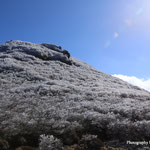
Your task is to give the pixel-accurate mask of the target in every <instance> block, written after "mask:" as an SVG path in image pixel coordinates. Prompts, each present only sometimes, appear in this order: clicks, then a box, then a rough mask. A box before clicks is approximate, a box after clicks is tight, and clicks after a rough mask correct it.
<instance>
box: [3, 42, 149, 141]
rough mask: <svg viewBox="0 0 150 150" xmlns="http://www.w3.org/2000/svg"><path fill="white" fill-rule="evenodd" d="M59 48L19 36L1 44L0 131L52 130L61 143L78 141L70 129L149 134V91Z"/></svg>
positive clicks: (129, 136)
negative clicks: (65, 53)
mask: <svg viewBox="0 0 150 150" xmlns="http://www.w3.org/2000/svg"><path fill="white" fill-rule="evenodd" d="M57 48H58V47H56V49H55V48H54V49H50V48H48V47H46V46H44V45H42V44H33V43H29V42H22V41H8V42H6V43H4V44H2V45H0V136H2V137H3V138H6V139H8V140H9V139H11V140H12V139H13V137H17V136H19V138H20V137H21V136H24V135H25V136H24V138H25V137H27V139H26V140H28V139H29V137H28V135H35V137H36V138H37V137H39V135H40V134H51V135H55V136H56V137H58V138H59V137H60V138H61V139H62V140H63V143H64V144H74V143H75V142H76V139H74V136H73V135H71V134H70V131H72V130H73V131H74V132H75V133H76V134H78V132H77V131H80V134H81V133H88V134H96V135H98V136H99V138H100V139H102V140H103V141H108V140H120V141H123V142H126V140H142V139H144V140H146V139H148V138H150V109H149V106H150V93H149V92H147V91H145V90H143V89H140V88H138V87H136V86H133V85H130V84H128V83H127V82H124V81H122V80H120V79H117V78H115V77H113V76H111V75H108V74H105V73H103V72H100V71H97V70H96V69H95V68H93V67H92V66H90V65H88V64H86V63H84V62H82V61H80V60H77V59H75V58H73V57H70V58H68V57H67V56H66V55H64V54H63V53H62V52H61V51H62V50H61V49H59V48H58V49H59V50H57ZM66 133H69V134H68V137H69V139H67V138H66V137H65V135H66ZM80 134H79V135H80ZM79 135H78V136H79ZM36 138H35V139H36ZM11 140H10V141H11ZM28 141H30V140H28Z"/></svg>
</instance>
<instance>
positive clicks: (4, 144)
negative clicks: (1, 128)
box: [0, 138, 9, 150]
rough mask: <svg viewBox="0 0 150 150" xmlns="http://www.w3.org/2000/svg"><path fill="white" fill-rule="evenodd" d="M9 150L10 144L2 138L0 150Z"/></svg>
mask: <svg viewBox="0 0 150 150" xmlns="http://www.w3.org/2000/svg"><path fill="white" fill-rule="evenodd" d="M8 148H9V145H8V142H7V141H5V140H3V139H1V138H0V150H6V149H8Z"/></svg>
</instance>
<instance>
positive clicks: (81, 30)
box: [0, 0, 150, 80]
mask: <svg viewBox="0 0 150 150" xmlns="http://www.w3.org/2000/svg"><path fill="white" fill-rule="evenodd" d="M149 14H150V0H132V1H131V0H103V1H102V0H1V1H0V43H4V42H5V41H8V40H22V41H30V42H34V43H42V42H47V43H53V44H57V45H61V46H62V47H63V48H64V49H67V50H69V51H70V53H71V55H72V56H74V57H76V58H78V59H81V60H82V61H85V62H86V63H88V64H90V65H92V66H94V67H95V68H97V69H98V70H100V71H103V72H105V73H109V74H122V75H127V76H136V77H137V78H143V79H145V80H147V79H149V78H150V59H149V56H150V29H149V27H150V17H149Z"/></svg>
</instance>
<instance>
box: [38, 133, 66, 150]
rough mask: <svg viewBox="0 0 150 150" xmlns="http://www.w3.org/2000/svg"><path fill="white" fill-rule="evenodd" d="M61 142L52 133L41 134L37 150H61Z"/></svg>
mask: <svg viewBox="0 0 150 150" xmlns="http://www.w3.org/2000/svg"><path fill="white" fill-rule="evenodd" d="M62 146H63V144H62V142H61V141H60V140H59V139H57V138H55V137H54V136H53V135H47V136H46V135H41V136H40V144H39V150H61V149H62Z"/></svg>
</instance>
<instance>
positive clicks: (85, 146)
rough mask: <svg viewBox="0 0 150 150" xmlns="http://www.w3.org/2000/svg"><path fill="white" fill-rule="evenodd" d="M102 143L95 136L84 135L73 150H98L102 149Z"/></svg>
mask: <svg viewBox="0 0 150 150" xmlns="http://www.w3.org/2000/svg"><path fill="white" fill-rule="evenodd" d="M103 146H104V144H103V142H102V141H101V140H100V139H98V138H97V136H96V135H88V134H87V135H84V136H83V137H82V139H81V140H80V142H79V146H78V147H77V148H76V149H75V150H99V149H100V148H101V147H103Z"/></svg>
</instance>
